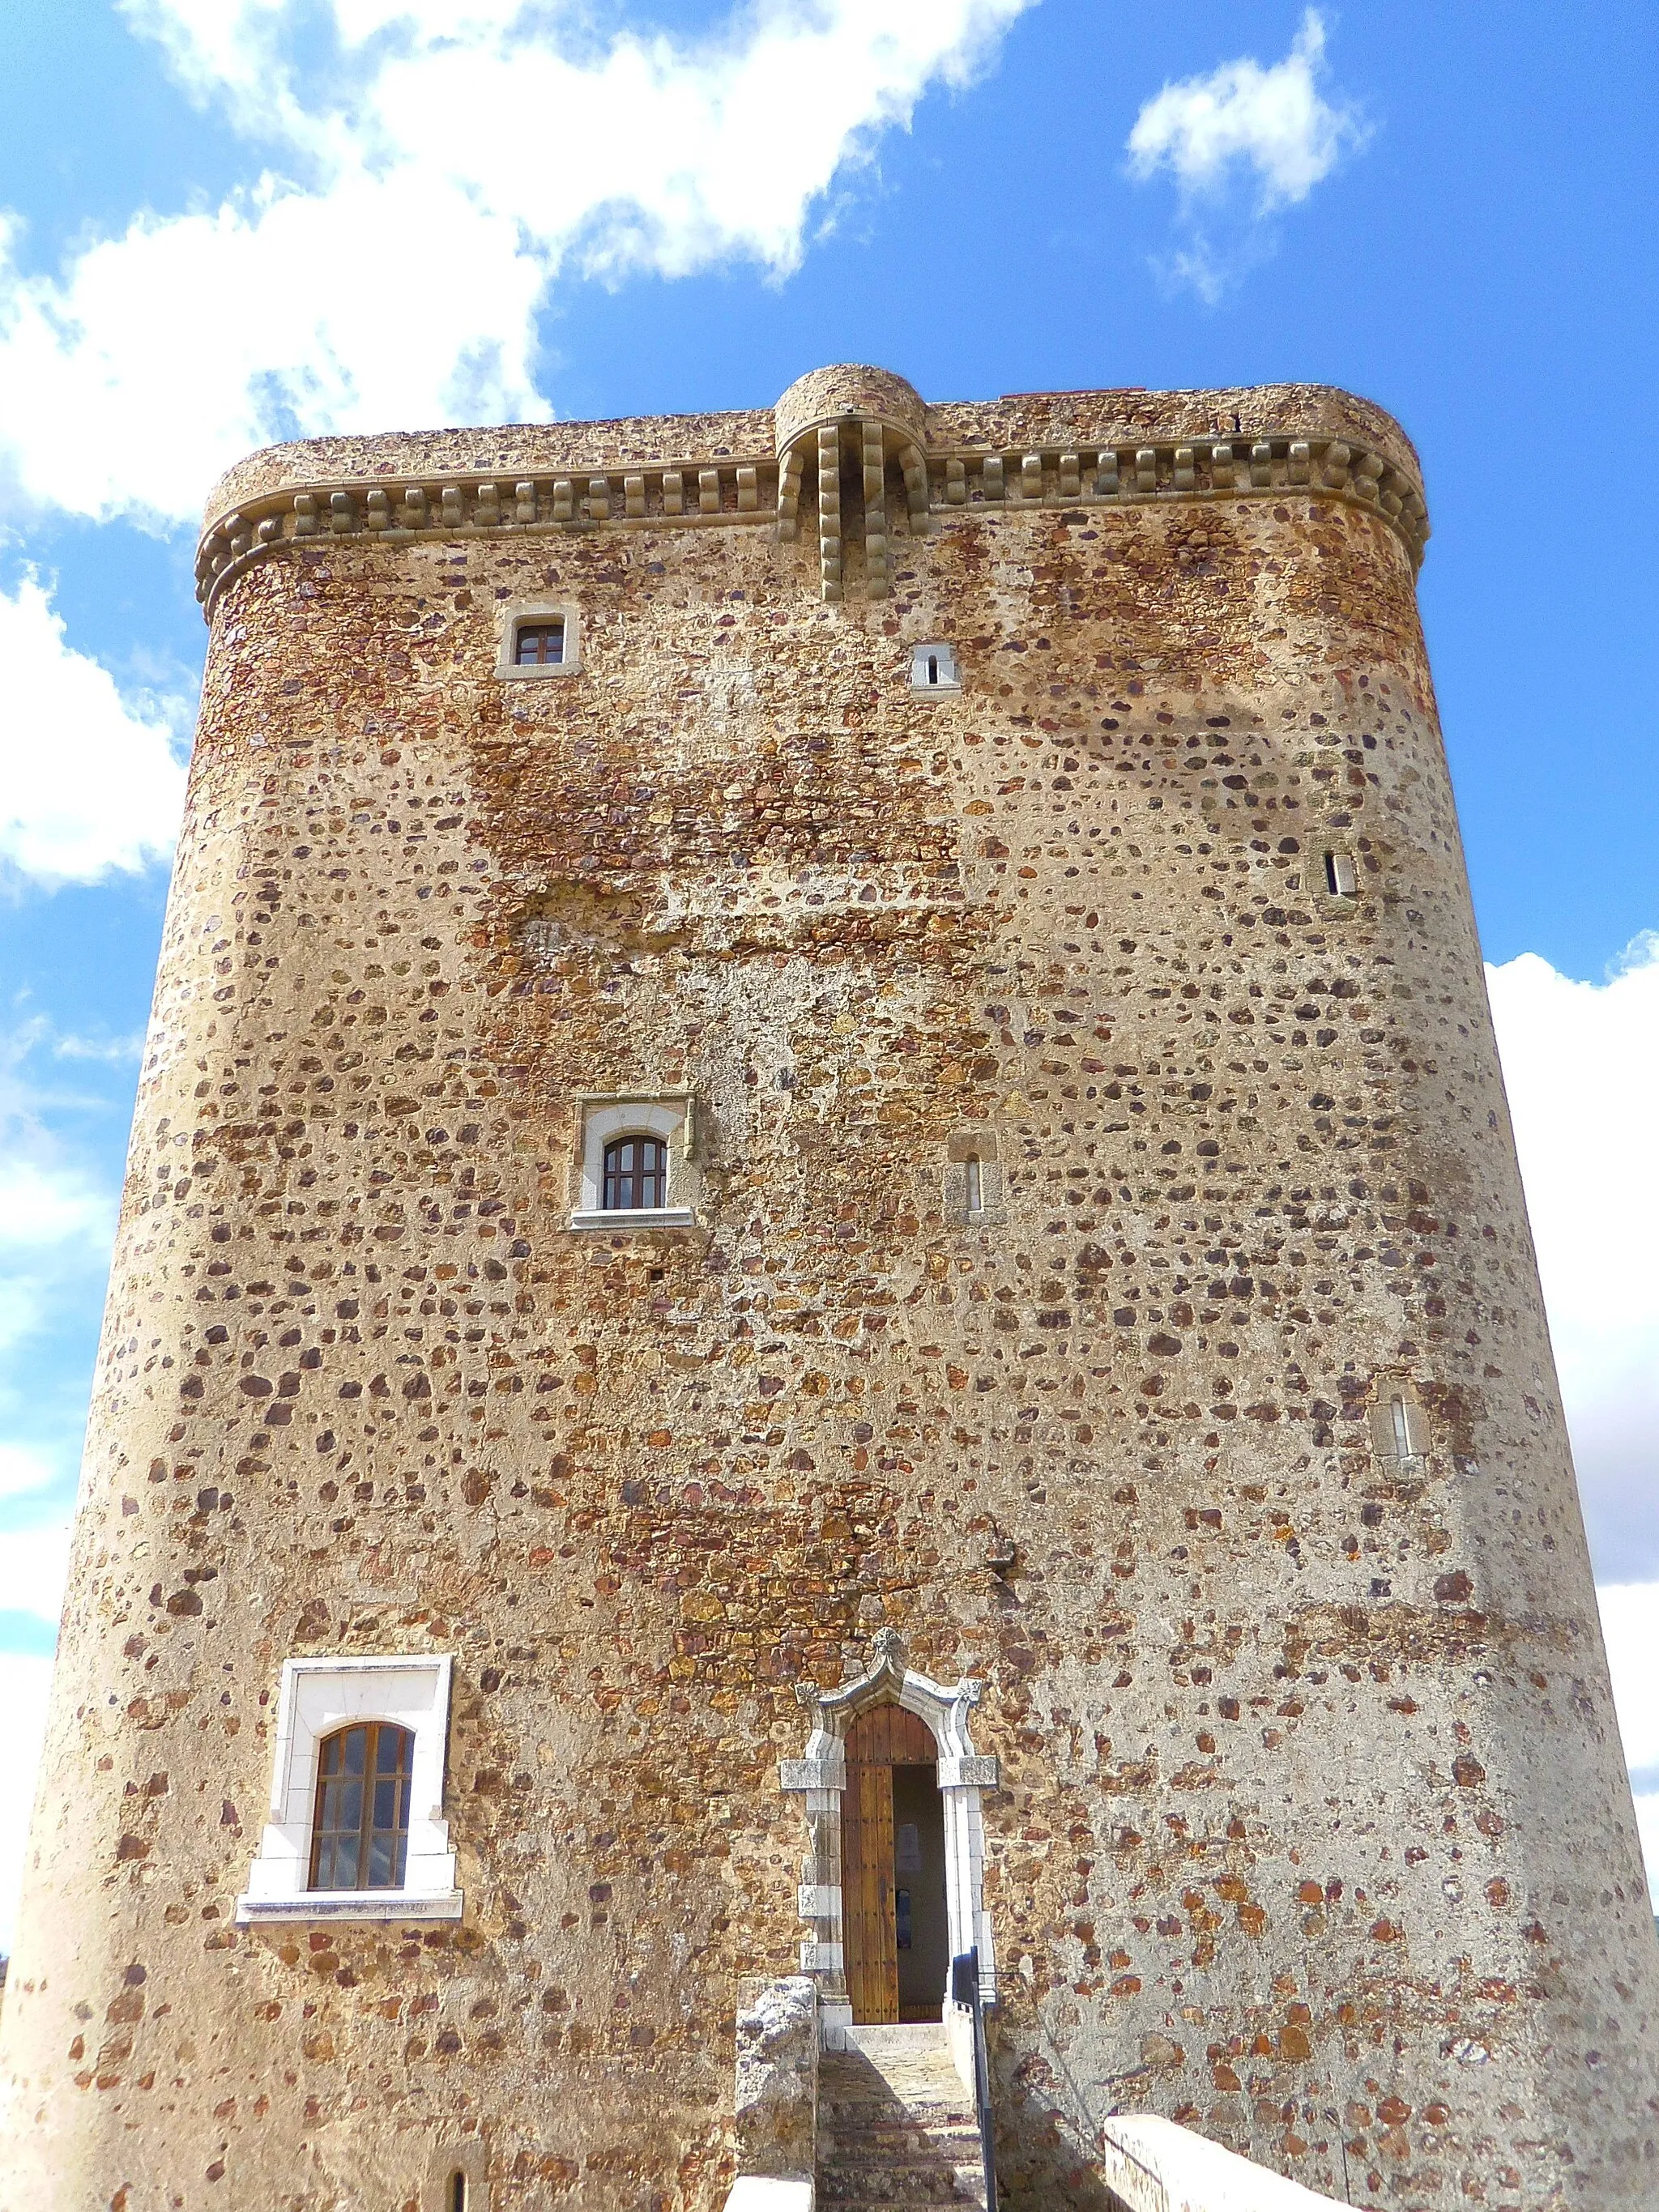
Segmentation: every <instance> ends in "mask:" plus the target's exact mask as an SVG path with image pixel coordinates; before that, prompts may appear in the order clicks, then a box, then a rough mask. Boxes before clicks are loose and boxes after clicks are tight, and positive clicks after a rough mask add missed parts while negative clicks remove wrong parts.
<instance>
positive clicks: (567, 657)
mask: <svg viewBox="0 0 1659 2212" xmlns="http://www.w3.org/2000/svg"><path fill="white" fill-rule="evenodd" d="M498 620H499V622H500V624H501V628H500V631H499V634H498V635H497V639H496V646H495V674H496V677H497V678H498V680H499V681H501V683H504V684H522V683H526V682H528V683H535V682H538V681H539V680H540V679H542V678H546V677H559V676H574V675H575V674H576V672H577V671H578V670H579V669H580V666H581V665H582V660H581V644H582V639H581V623H580V616H579V611H578V610H577V608H576V607H575V606H574V605H573V604H572V603H571V602H570V601H569V600H568V599H513V600H511V601H509V602H508V604H507V605H505V606H503V607H502V608H501V611H500V614H499V616H498Z"/></svg>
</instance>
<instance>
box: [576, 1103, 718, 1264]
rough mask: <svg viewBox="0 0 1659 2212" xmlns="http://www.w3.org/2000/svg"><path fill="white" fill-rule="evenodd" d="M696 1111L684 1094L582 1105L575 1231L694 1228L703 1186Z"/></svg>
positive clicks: (694, 1104)
mask: <svg viewBox="0 0 1659 2212" xmlns="http://www.w3.org/2000/svg"><path fill="white" fill-rule="evenodd" d="M577 1105H578V1111H579V1114H580V1133H579V1139H578V1142H579V1151H578V1158H577V1169H576V1188H575V1190H574V1194H573V1197H574V1203H573V1204H572V1206H571V1209H570V1225H571V1227H572V1228H573V1229H608V1230H611V1231H617V1230H624V1231H625V1230H633V1229H690V1228H693V1227H695V1226H696V1218H697V1208H696V1201H697V1198H698V1195H699V1192H700V1189H701V1186H702V1177H701V1174H700V1172H699V1169H698V1165H697V1159H696V1101H695V1099H694V1098H693V1097H691V1094H690V1092H689V1091H658V1092H654V1093H652V1094H649V1095H646V1096H639V1097H618V1096H617V1094H616V1093H614V1092H605V1093H589V1094H587V1095H586V1096H584V1097H582V1098H580V1100H579V1101H578V1102H577Z"/></svg>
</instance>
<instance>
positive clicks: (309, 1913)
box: [236, 1652, 462, 1927]
mask: <svg viewBox="0 0 1659 2212" xmlns="http://www.w3.org/2000/svg"><path fill="white" fill-rule="evenodd" d="M452 1665H453V1662H452V1661H451V1659H450V1657H449V1655H448V1654H447V1652H446V1653H441V1654H440V1655H439V1656H436V1657H434V1658H428V1659H422V1658H395V1657H393V1658H380V1657H374V1658H368V1657H362V1658H359V1657H349V1656H343V1655H337V1656H328V1657H319V1658H314V1659H313V1658H307V1659H288V1660H285V1661H284V1662H283V1683H282V1689H281V1692H280V1693H279V1695H278V1698H277V1703H276V1749H275V1753H274V1756H273V1758H272V1761H271V1777H270V1817H269V1819H268V1820H267V1821H266V1824H265V1828H264V1834H263V1835H262V1837H261V1838H260V1842H259V1850H258V1857H256V1858H255V1859H254V1861H253V1863H252V1866H251V1867H250V1868H249V1869H248V1885H247V1889H246V1893H244V1894H243V1895H242V1896H240V1897H239V1898H238V1899H237V1900H236V1918H237V1920H238V1922H239V1923H240V1924H241V1925H243V1926H244V1927H246V1926H248V1925H250V1924H257V1923H260V1922H264V1921H268V1920H459V1918H460V1917H461V1906H462V1896H461V1892H460V1891H459V1889H458V1888H457V1887H456V1886H455V1883H456V1874H455V1854H454V1852H453V1851H452V1850H451V1849H450V1848H449V1823H448V1822H447V1820H445V1819H444V1817H443V1795H444V1770H445V1766H446V1765H447V1753H448V1741H449V1684H450V1672H451V1668H452ZM360 1721H391V1722H394V1723H396V1724H397V1726H398V1727H399V1728H406V1729H409V1730H410V1734H411V1735H413V1736H414V1738H415V1752H414V1761H413V1775H412V1778H411V1782H410V1794H409V1850H408V1855H407V1858H406V1861H405V1863H404V1881H403V1886H402V1887H401V1888H399V1889H308V1888H307V1886H306V1885H307V1881H308V1880H309V1878H310V1873H311V1833H312V1821H313V1816H314V1813H315V1808H316V1803H317V1759H318V1752H319V1747H320V1745H321V1744H322V1741H323V1739H324V1738H325V1736H329V1735H333V1733H334V1732H335V1730H336V1729H342V1728H349V1727H351V1726H353V1725H354V1724H355V1723H357V1722H360Z"/></svg>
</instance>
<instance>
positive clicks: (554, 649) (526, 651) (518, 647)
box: [513, 622, 564, 668]
mask: <svg viewBox="0 0 1659 2212" xmlns="http://www.w3.org/2000/svg"><path fill="white" fill-rule="evenodd" d="M563 662H564V624H563V623H562V622H542V623H536V622H523V623H520V624H519V625H518V627H517V629H515V630H514V632H513V666H514V667H515V668H556V667H561V666H562V665H563Z"/></svg>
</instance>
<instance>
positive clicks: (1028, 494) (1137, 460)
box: [928, 437, 1429, 561]
mask: <svg viewBox="0 0 1659 2212" xmlns="http://www.w3.org/2000/svg"><path fill="white" fill-rule="evenodd" d="M928 473H929V491H930V504H931V505H932V507H933V508H934V509H935V510H936V511H941V512H944V513H948V512H949V511H950V510H951V508H952V507H964V506H969V505H974V506H977V505H1002V506H1004V507H1022V506H1023V507H1040V506H1068V505H1073V504H1075V503H1078V502H1079V501H1091V500H1107V501H1117V502H1120V503H1122V504H1125V505H1128V504H1133V503H1138V502H1140V501H1146V500H1158V499H1163V498H1171V499H1180V498H1204V497H1237V496H1238V495H1240V494H1241V493H1249V492H1271V491H1297V490H1304V491H1309V490H1318V491H1330V492H1335V493H1338V494H1340V495H1341V496H1342V497H1344V498H1346V499H1351V500H1353V501H1357V502H1358V504H1359V505H1361V506H1365V507H1373V508H1375V509H1376V511H1377V512H1378V513H1381V514H1383V516H1384V517H1386V519H1387V520H1389V522H1390V523H1392V524H1393V526H1395V529H1396V530H1398V532H1400V535H1401V537H1402V538H1404V539H1405V541H1406V543H1407V545H1408V547H1409V548H1410V549H1411V552H1412V555H1413V559H1414V560H1419V561H1420V559H1421V558H1422V554H1423V548H1424V546H1425V544H1426V543H1427V540H1428V537H1429V516H1428V509H1427V507H1425V504H1424V501H1423V495H1422V494H1421V493H1420V492H1419V490H1418V489H1417V486H1416V484H1415V483H1413V480H1412V479H1411V477H1408V476H1407V475H1405V474H1404V473H1403V472H1401V471H1399V470H1396V469H1395V468H1393V467H1391V466H1390V465H1389V463H1388V462H1387V461H1385V460H1384V459H1383V457H1382V455H1381V454H1380V453H1372V452H1370V451H1369V450H1368V449H1367V448H1366V447H1363V446H1355V445H1352V444H1350V443H1348V442H1347V441H1345V440H1342V439H1340V438H1332V439H1317V438H1285V437H1279V438H1273V437H1269V438H1254V439H1238V438H1231V439H1230V438H1217V439H1194V440H1193V441H1191V442H1189V443H1188V442H1182V443H1176V442H1173V441H1172V442H1170V443H1169V444H1153V445H1147V446H1127V447H1125V446H1119V447H1089V448H1086V449H1084V448H1079V450H1078V451H1077V452H1075V453H1066V452H1064V451H1061V450H1059V449H1057V448H1054V447H1048V448H1045V449H1043V450H1042V451H1040V452H1036V453H1021V452H1019V451H1018V450H1015V451H1012V452H1007V453H964V454H960V455H953V454H942V455H935V456H933V458H932V459H930V461H929V464H928Z"/></svg>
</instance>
